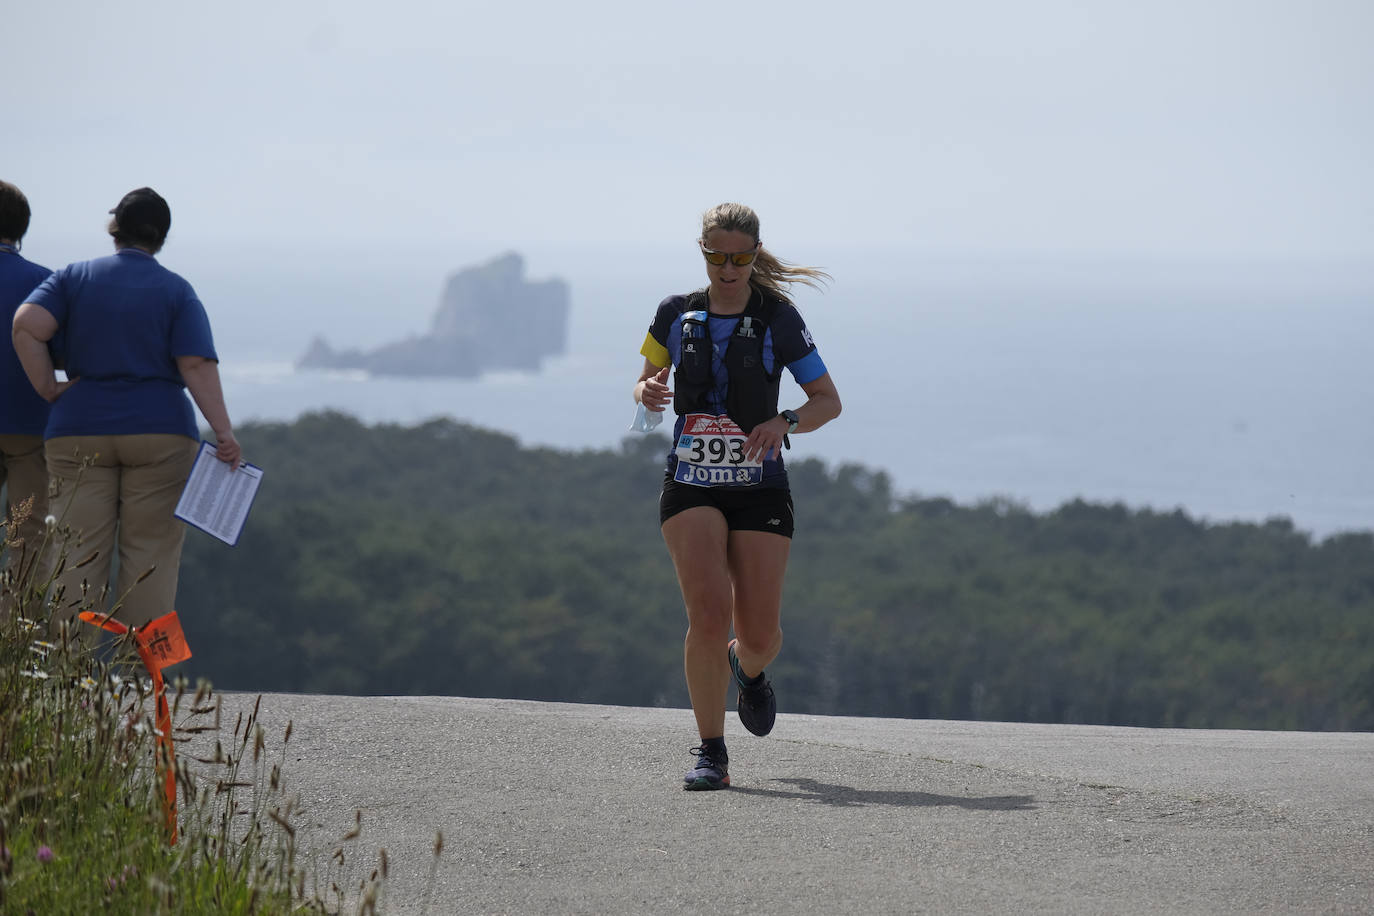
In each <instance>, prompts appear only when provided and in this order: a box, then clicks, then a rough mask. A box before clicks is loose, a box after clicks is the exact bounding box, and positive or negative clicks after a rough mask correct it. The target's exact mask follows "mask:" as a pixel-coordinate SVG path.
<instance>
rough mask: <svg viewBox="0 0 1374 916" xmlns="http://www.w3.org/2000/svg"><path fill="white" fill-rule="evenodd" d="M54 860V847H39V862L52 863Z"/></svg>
mask: <svg viewBox="0 0 1374 916" xmlns="http://www.w3.org/2000/svg"><path fill="white" fill-rule="evenodd" d="M52 858H53V856H52V847H51V846H39V847H38V861H40V862H44V863H47V862H51V861H52Z"/></svg>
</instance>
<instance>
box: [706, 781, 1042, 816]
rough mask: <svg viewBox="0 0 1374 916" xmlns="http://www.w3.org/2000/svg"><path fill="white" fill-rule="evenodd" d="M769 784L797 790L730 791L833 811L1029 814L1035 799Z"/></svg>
mask: <svg viewBox="0 0 1374 916" xmlns="http://www.w3.org/2000/svg"><path fill="white" fill-rule="evenodd" d="M773 782H781V783H787V784H789V785H793V786H796V787H797V791H790V790H787V789H759V788H753V787H750V786H733V787H731V789H730V791H731V792H735V793H739V794H741V795H759V796H762V797H764V798H798V799H802V800H803V801H816V802H820V803H821V804H824V805H834V806H835V807H837V808H849V807H853V806H855V805H891V806H893V807H897V808H933V807H937V806H939V805H952V806H954V807H957V808H966V809H968V810H970V811H1030V810H1032V809H1033V808H1034V807H1035V798H1034V796H1031V795H993V796H989V797H987V798H966V797H963V796H958V795H933V794H931V793H929V792H899V791H890V790H884V789H851V788H850V787H849V786H836V785H830V784H829V783H824V782H817V781H816V780H814V779H804V778H794V779H775V780H773Z"/></svg>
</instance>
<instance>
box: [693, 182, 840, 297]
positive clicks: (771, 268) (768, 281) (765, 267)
mask: <svg viewBox="0 0 1374 916" xmlns="http://www.w3.org/2000/svg"><path fill="white" fill-rule="evenodd" d="M714 229H720V230H722V231H724V232H743V233H744V234H745V235H748V236H752V237H753V239H754V243H755V244H758V243H759V215H758V214H757V213H755V212H754V211H753V210H752V209H751V208H749V207H746V206H745V205H744V204H732V203H725V204H717V205H716V206H714V207H712V208H711V209H709V210H707V211H706V212H705V213H703V214H702V216H701V240H702V241H703V242H704V241H706V235H707V233H709V232H711V231H712V230H714ZM829 279H831V277H830V274H828V273H826V272H825V271H823V270H821V269H820V268H817V267H802V266H801V265H799V264H791V263H788V262H787V261H784V260H782V259H781V258H779V257H777V256H775V255H774V254H773V253H772V252H771V251H769V250H768V249H767V248H764V247H762V246H761V245H760V247H759V254H758V257H757V258H755V259H754V272H753V274H751V275H750V277H749V284H750V285H751V286H755V287H758V288H759V289H760V290H762V291H763V292H767V293H772V294H773V295H775V296H777V297H778V298H779V299H781V300H782V301H784V302H786V303H788V304H791V302H792V297H791V296H789V295H788V294H787V290H786V289H785V288H784V287H785V286H791V285H792V284H793V283H805V284H806V285H807V286H810V287H811V288H813V289H820V288H821V284H823V283H824V282H825V281H827V280H829Z"/></svg>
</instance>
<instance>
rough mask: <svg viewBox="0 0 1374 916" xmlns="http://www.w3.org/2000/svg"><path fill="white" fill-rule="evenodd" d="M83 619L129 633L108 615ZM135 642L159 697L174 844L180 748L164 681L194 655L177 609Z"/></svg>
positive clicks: (118, 632)
mask: <svg viewBox="0 0 1374 916" xmlns="http://www.w3.org/2000/svg"><path fill="white" fill-rule="evenodd" d="M78 616H80V617H81V619H82V620H84V621H86V622H87V623H89V624H93V625H94V626H97V627H100V628H101V629H102V630H108V631H110V632H111V633H114V634H115V635H117V636H123V635H124V634H125V633H127V632H129V628H128V627H127V626H125V625H124V624H122V623H120V622H119V621H118V620H115V619H114V618H113V617H110V616H109V615H108V614H97V613H95V612H94V611H82V612H81V613H80V615H78ZM134 644H135V645H136V646H137V647H138V657H139V658H141V659H143V667H145V668H147V669H148V673H149V674H150V675H151V676H152V678H153V696H154V697H155V698H156V700H157V730H158V745H159V748H160V750H161V753H160V754H159V755H158V756H159V758H160V759H159V761H158V766H160V767H161V768H162V770H163V774H164V776H163V796H164V800H165V803H166V804H165V807H166V811H167V831H168V832H169V833H170V834H171V843H172V845H173V846H175V845H176V842H177V782H176V749H175V748H174V747H173V746H172V712H171V709H170V708H169V707H168V705H167V685H166V684H165V683H164V682H163V680H162V669H163V668H170V667H171V666H172V665H175V664H176V663H177V662H184V661H186V659H188V658H190V657H191V647H190V646H188V645H187V644H186V634H185V633H184V632H182V629H181V619H180V618H178V617H177V612H176V611H170V612H168V613H167V614H164V615H163V616H161V617H159V618H158V619H157V620H154V621H153V622H152V623H149V624H147V625H145V626H142V627H138V628H136V631H135V633H134Z"/></svg>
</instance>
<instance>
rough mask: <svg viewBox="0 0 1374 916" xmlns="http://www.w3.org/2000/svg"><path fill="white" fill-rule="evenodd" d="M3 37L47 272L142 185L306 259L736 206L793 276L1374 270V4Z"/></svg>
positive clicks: (933, 11) (111, 18)
mask: <svg viewBox="0 0 1374 916" xmlns="http://www.w3.org/2000/svg"><path fill="white" fill-rule="evenodd" d="M4 23H5V32H6V41H5V46H6V50H5V57H6V61H5V63H6V71H7V73H8V74H9V78H8V80H7V84H8V90H7V92H6V96H5V101H4V109H5V112H6V114H7V117H6V122H7V124H6V127H5V140H4V142H3V145H2V146H0V177H4V178H5V179H7V180H10V181H13V182H15V183H17V184H19V185H20V186H21V187H22V188H23V189H24V190H25V192H26V193H27V194H28V196H29V198H30V200H31V202H32V204H33V206H34V210H35V219H34V224H33V228H32V230H31V233H30V238H29V245H30V250H31V251H34V252H35V254H37V253H38V251H37V250H38V249H39V248H41V247H42V246H43V245H44V244H47V245H49V246H50V247H53V248H62V247H64V246H65V245H66V244H67V240H69V239H71V238H74V237H79V238H82V239H85V238H87V237H89V238H91V239H95V240H99V239H101V235H100V233H101V229H102V221H103V219H104V212H105V211H106V210H107V209H109V208H110V207H111V206H113V204H114V203H115V201H116V200H117V199H118V198H119V196H120V195H121V194H122V193H123V192H124V191H127V190H129V189H130V188H133V187H136V186H139V185H143V184H150V185H152V186H154V187H155V188H157V189H158V190H159V191H161V192H162V193H163V194H164V195H165V196H166V197H167V198H168V199H169V200H170V202H171V205H172V208H173V214H174V225H173V238H174V240H175V239H176V238H177V237H178V236H180V237H181V238H194V239H196V240H198V241H200V242H204V241H207V240H212V239H213V240H220V241H224V242H230V243H240V242H243V241H245V240H248V239H257V240H259V241H261V242H264V243H266V244H268V245H271V246H282V247H281V250H282V251H283V252H284V253H285V252H289V251H290V249H291V246H298V247H301V248H305V247H316V246H328V245H332V244H337V243H339V242H344V241H357V240H360V239H363V240H369V239H370V240H375V241H376V242H377V243H378V244H381V245H408V244H414V243H421V242H423V243H425V244H427V245H435V244H437V245H443V244H444V243H446V242H450V241H451V242H453V243H455V244H457V243H471V242H474V241H482V242H490V243H491V245H490V247H491V248H492V250H499V249H500V248H501V247H506V246H513V247H519V246H521V245H522V244H525V243H535V242H539V243H546V242H560V241H577V242H583V243H585V242H590V243H602V242H604V243H606V244H608V245H613V244H625V243H631V242H633V243H648V244H654V245H657V244H661V243H668V242H671V241H674V240H676V239H680V238H684V237H686V238H690V237H691V236H692V234H693V233H694V232H695V231H696V228H697V219H698V217H699V215H700V213H701V211H702V210H703V209H705V208H706V207H707V206H709V205H711V204H713V203H716V202H718V201H720V200H728V199H737V200H742V201H744V202H746V203H749V204H751V205H753V206H755V207H756V208H757V209H758V210H759V211H760V213H761V214H762V215H763V218H764V236H765V241H768V242H770V243H772V244H773V245H774V247H775V248H777V249H778V250H781V251H783V252H784V253H786V251H787V250H788V247H789V246H800V247H805V248H806V249H808V250H816V249H823V248H825V247H827V246H831V247H838V246H850V247H852V246H861V245H867V244H881V245H883V246H885V247H887V246H896V247H899V248H908V247H909V248H912V249H920V250H927V251H955V252H979V251H999V252H1031V253H1073V254H1088V255H1093V254H1112V255H1121V254H1126V255H1145V256H1174V255H1184V256H1197V257H1213V256H1226V257H1232V256H1238V255H1239V256H1258V257H1264V258H1302V259H1305V258H1312V257H1316V258H1328V257H1330V258H1338V259H1345V260H1355V261H1366V262H1367V261H1368V260H1369V259H1371V258H1372V257H1374V169H1372V168H1371V164H1372V163H1374V117H1372V116H1371V111H1374V54H1372V53H1371V52H1370V40H1371V36H1374V3H1370V2H1369V0H1351V2H1338V0H1293V2H1271V0H1245V2H1206V0H1188V2H1159V0H1151V2H1143V0H1130V2H1095V3H1090V2H1044V0H1041V2H1029V0H1028V2H1021V0H1000V2H968V3H960V4H955V3H949V2H895V0H894V2H890V3H872V2H863V0H858V2H848V3H836V2H834V0H826V2H822V3H814V2H809V0H792V2H785V3H783V2H778V3H775V2H751V3H696V4H687V3H674V4H664V5H662V6H661V7H660V6H658V5H656V4H649V3H644V2H608V0H588V2H583V3H577V4H568V3H555V2H542V3H521V2H508V3H493V2H483V3H469V2H462V0H459V2H440V0H434V2H427V0H393V2H389V3H385V4H382V3H375V2H368V3H362V2H357V0H331V2H328V3H323V2H319V3H292V2H281V0H273V2H260V0H245V2H239V3H236V4H230V5H223V6H218V7H214V8H213V9H211V8H210V7H209V6H207V5H205V4H196V3H185V2H181V0H178V2H175V3H169V2H146V0H140V2H137V3H132V4H110V3H105V2H101V3H96V2H90V0H80V2H63V0H48V2H32V0H31V2H22V3H20V2H16V3H9V4H6V9H5V12H4ZM58 240H61V241H62V244H58ZM63 253H64V254H66V252H65V251H64V252H63ZM91 254H93V252H91V251H89V250H85V249H83V250H81V251H74V252H71V253H70V256H71V257H76V256H90V255H91ZM48 259H49V260H52V261H60V260H63V259H64V258H63V257H52V256H49V258H48Z"/></svg>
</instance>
